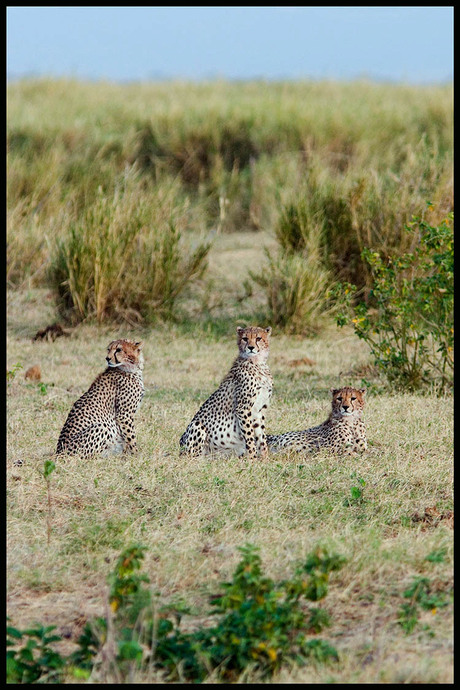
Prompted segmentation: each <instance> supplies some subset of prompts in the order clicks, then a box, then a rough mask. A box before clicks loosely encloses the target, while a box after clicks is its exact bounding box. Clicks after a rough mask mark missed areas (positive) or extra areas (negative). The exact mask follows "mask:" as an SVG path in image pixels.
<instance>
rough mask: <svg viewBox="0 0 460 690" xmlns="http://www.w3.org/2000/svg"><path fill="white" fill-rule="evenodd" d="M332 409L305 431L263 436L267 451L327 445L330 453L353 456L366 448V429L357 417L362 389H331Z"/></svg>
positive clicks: (362, 401)
mask: <svg viewBox="0 0 460 690" xmlns="http://www.w3.org/2000/svg"><path fill="white" fill-rule="evenodd" d="M331 393H332V411H331V413H330V415H329V417H328V418H327V420H326V421H325V422H323V423H322V424H319V425H318V426H314V427H312V428H311V429H306V430H305V431H288V432H286V433H285V434H278V435H276V436H273V435H270V434H269V435H267V443H268V447H269V448H270V450H282V449H283V448H292V450H297V451H307V452H312V451H314V450H319V449H320V448H327V449H328V450H330V451H331V452H333V453H337V454H338V455H340V454H346V455H353V454H355V453H362V452H364V451H365V450H366V449H367V439H366V428H365V426H364V422H363V421H362V419H361V415H362V412H363V408H364V396H365V394H366V389H365V388H359V389H357V388H351V387H349V386H345V388H331Z"/></svg>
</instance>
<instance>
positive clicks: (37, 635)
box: [6, 619, 66, 683]
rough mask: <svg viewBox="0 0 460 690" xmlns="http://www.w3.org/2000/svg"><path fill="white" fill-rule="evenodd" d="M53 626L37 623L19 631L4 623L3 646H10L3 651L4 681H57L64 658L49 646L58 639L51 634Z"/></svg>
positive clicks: (58, 639)
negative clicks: (4, 636)
mask: <svg viewBox="0 0 460 690" xmlns="http://www.w3.org/2000/svg"><path fill="white" fill-rule="evenodd" d="M7 621H8V619H7ZM55 628H56V626H55V625H49V626H46V627H44V626H43V625H37V626H36V627H34V628H29V629H28V630H22V631H21V630H18V629H17V628H15V627H13V626H10V625H8V624H7V627H6V645H7V647H10V648H11V647H14V649H9V650H8V651H7V653H6V679H7V683H37V682H40V683H59V682H61V674H62V671H63V669H64V666H65V663H66V660H65V657H63V656H61V654H59V652H56V651H55V650H54V649H53V648H52V647H51V646H50V645H51V644H52V643H53V642H58V641H60V639H61V638H60V637H59V635H54V634H53V630H55ZM18 645H19V647H18Z"/></svg>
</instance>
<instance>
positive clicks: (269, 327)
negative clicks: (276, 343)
mask: <svg viewBox="0 0 460 690" xmlns="http://www.w3.org/2000/svg"><path fill="white" fill-rule="evenodd" d="M265 333H266V334H267V335H271V334H272V327H271V326H268V328H266V329H265Z"/></svg>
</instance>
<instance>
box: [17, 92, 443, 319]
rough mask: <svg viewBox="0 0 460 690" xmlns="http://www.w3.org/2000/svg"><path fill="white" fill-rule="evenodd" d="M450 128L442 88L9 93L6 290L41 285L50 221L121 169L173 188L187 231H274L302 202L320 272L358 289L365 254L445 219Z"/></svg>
mask: <svg viewBox="0 0 460 690" xmlns="http://www.w3.org/2000/svg"><path fill="white" fill-rule="evenodd" d="M452 123H453V112H452V89H451V86H450V85H446V86H433V87H409V86H398V85H389V84H372V83H367V82H354V83H349V84H338V83H333V82H318V83H309V82H297V83H282V82H280V83H270V84H265V83H259V82H248V83H238V84H236V83H226V82H213V83H203V84H187V83H180V82H171V83H162V84H133V85H124V86H117V85H113V84H104V83H101V84H85V83H81V82H73V81H64V80H37V81H32V80H24V81H20V82H16V83H13V84H10V85H9V86H8V180H9V182H8V256H7V260H8V267H7V268H8V280H9V283H10V285H11V286H16V285H20V284H21V283H22V282H23V281H24V280H25V279H28V280H29V282H30V281H31V282H32V284H36V285H39V284H43V283H44V282H45V281H46V279H47V278H46V276H47V275H50V274H49V273H48V272H47V271H46V270H43V269H44V268H47V267H48V266H49V264H50V262H51V261H52V260H53V261H54V258H53V259H52V253H53V251H55V249H54V248H55V245H54V244H53V243H51V244H46V243H44V241H43V238H44V236H47V235H51V236H53V237H56V236H61V237H63V236H64V234H65V233H67V231H68V223H66V222H64V223H59V222H57V219H59V218H62V214H63V213H64V212H67V211H68V209H69V208H70V209H71V210H72V214H75V216H78V215H80V214H83V213H85V212H86V211H87V209H88V208H89V207H91V206H92V204H95V203H96V204H97V203H99V202H98V198H99V194H100V191H99V190H102V193H103V194H104V195H106V196H107V197H108V198H112V197H113V195H114V194H115V191H116V190H117V189H118V188H119V187H120V185H122V184H123V179H124V177H125V175H126V171H127V170H128V171H130V172H131V174H133V175H134V174H135V175H136V177H135V180H136V181H135V185H136V187H137V188H138V190H139V194H143V193H144V192H145V191H146V189H149V190H155V188H156V187H157V186H159V187H161V186H162V185H163V183H164V182H165V181H171V180H174V184H176V185H177V189H178V190H180V192H178V195H177V198H182V199H183V198H187V199H188V204H189V224H188V226H187V228H190V229H191V230H193V231H195V230H197V229H198V230H200V231H202V230H209V229H216V228H217V229H218V230H219V231H223V232H232V231H235V230H238V231H241V230H251V231H257V230H259V229H263V230H266V231H267V230H268V231H270V232H275V228H276V227H277V224H278V220H279V216H280V212H281V211H282V209H283V206H285V205H286V204H290V203H292V202H293V200H294V201H295V199H298V198H300V197H303V199H304V203H305V204H306V211H307V214H308V220H309V223H310V225H312V224H314V225H315V227H317V229H318V232H319V233H320V234H321V240H320V242H321V245H322V246H323V250H324V251H323V264H324V268H325V269H327V270H328V271H330V272H331V274H332V276H333V278H334V279H335V278H341V279H347V280H350V281H351V282H353V283H354V284H356V285H358V286H366V285H368V284H369V274H368V272H367V269H366V266H365V264H364V263H363V262H362V260H361V258H360V254H361V250H362V248H363V247H364V246H369V245H372V246H374V248H376V249H378V250H381V251H382V252H383V253H385V254H388V253H393V254H394V253H395V250H396V252H397V251H405V250H406V249H407V238H406V237H405V235H404V232H403V231H402V228H403V227H404V223H405V222H407V221H408V220H410V218H411V217H412V215H414V214H415V215H419V216H420V215H421V214H422V213H423V210H424V209H425V207H426V201H431V202H432V203H433V207H432V208H433V209H434V211H433V214H434V215H433V217H432V218H430V219H429V220H430V222H433V223H434V224H436V223H437V222H439V221H440V220H441V219H442V218H443V217H445V216H446V214H447V213H449V212H450V211H451V210H452V208H453V181H452V180H453V172H452V147H453V126H452ZM126 210H128V208H127V209H126ZM126 220H128V219H126ZM184 229H185V228H184ZM24 248H27V249H28V251H24ZM141 289H142V288H141ZM134 309H136V307H134Z"/></svg>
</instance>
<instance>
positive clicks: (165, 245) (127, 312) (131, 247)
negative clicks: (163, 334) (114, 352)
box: [50, 191, 210, 323]
mask: <svg viewBox="0 0 460 690" xmlns="http://www.w3.org/2000/svg"><path fill="white" fill-rule="evenodd" d="M155 201H157V202H158V205H159V207H158V208H156V207H155ZM161 201H162V200H161V199H157V200H155V199H151V198H148V197H147V195H145V194H144V195H140V194H136V193H133V192H132V191H131V192H130V191H121V192H119V191H117V192H116V193H115V194H114V196H113V198H110V199H109V198H107V197H106V196H104V195H103V194H102V193H101V194H100V195H99V198H98V199H97V200H96V202H95V203H94V204H92V205H90V206H89V207H88V208H87V210H86V211H85V212H84V215H83V216H82V217H78V218H77V219H75V220H71V221H70V223H69V227H68V231H67V233H66V234H65V235H64V237H63V238H62V239H59V238H58V239H57V240H56V243H55V253H54V257H53V259H52V263H51V268H50V281H51V284H52V286H53V288H54V291H55V293H56V296H57V301H58V308H59V311H60V313H61V315H62V316H63V317H64V318H66V319H67V320H69V321H71V322H79V321H82V320H84V319H87V318H96V319H97V321H98V322H102V321H105V320H110V319H112V320H118V321H120V320H127V321H130V322H134V323H136V322H142V321H144V320H147V321H149V320H153V319H154V318H156V317H167V318H169V317H171V316H172V315H173V313H174V308H175V303H176V300H177V298H178V297H179V295H180V294H181V293H182V292H183V291H184V289H185V288H186V287H187V285H188V284H189V283H190V281H192V280H193V279H195V278H197V277H199V276H200V275H201V274H202V273H203V271H204V270H205V268H206V258H207V254H208V251H209V249H210V245H209V244H208V243H205V242H202V243H200V244H199V245H198V246H197V247H196V248H195V249H194V250H192V249H191V248H187V247H185V246H183V242H182V236H181V232H180V230H179V223H180V220H178V219H177V218H176V215H177V213H178V212H174V211H173V210H172V209H170V210H168V208H163V204H162V203H161Z"/></svg>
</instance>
